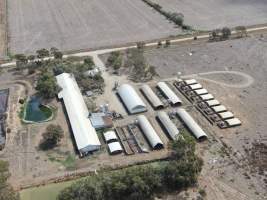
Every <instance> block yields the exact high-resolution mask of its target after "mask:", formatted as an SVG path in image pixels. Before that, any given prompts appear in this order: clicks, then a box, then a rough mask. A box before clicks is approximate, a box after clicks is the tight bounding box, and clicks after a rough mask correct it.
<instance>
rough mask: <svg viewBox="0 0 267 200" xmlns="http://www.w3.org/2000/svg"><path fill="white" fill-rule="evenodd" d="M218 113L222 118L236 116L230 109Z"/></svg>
mask: <svg viewBox="0 0 267 200" xmlns="http://www.w3.org/2000/svg"><path fill="white" fill-rule="evenodd" d="M218 115H219V116H220V117H221V118H222V119H230V118H233V117H234V114H233V113H231V112H230V111H226V112H222V113H218Z"/></svg>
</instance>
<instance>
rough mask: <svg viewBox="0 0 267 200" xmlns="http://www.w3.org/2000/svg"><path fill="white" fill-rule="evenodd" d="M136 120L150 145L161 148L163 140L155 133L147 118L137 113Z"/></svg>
mask: <svg viewBox="0 0 267 200" xmlns="http://www.w3.org/2000/svg"><path fill="white" fill-rule="evenodd" d="M137 122H138V124H139V126H140V128H141V130H142V131H143V133H144V134H145V136H146V138H147V139H148V141H149V143H150V145H151V146H152V147H153V148H154V149H158V148H162V147H163V142H162V141H161V139H160V138H159V136H158V134H157V133H156V131H155V130H154V128H153V127H152V125H151V124H150V122H149V121H148V119H147V118H146V117H145V116H144V115H139V116H138V117H137Z"/></svg>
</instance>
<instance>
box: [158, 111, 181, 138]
mask: <svg viewBox="0 0 267 200" xmlns="http://www.w3.org/2000/svg"><path fill="white" fill-rule="evenodd" d="M157 117H158V120H159V121H160V123H161V124H162V126H163V127H164V129H165V130H166V131H167V132H168V134H169V136H170V137H171V138H172V139H173V140H176V139H177V138H178V135H179V130H178V128H177V127H176V126H175V124H174V123H173V122H172V121H171V119H170V118H169V116H168V114H167V113H166V112H164V111H160V112H158V114H157Z"/></svg>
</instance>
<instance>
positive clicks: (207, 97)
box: [200, 94, 214, 101]
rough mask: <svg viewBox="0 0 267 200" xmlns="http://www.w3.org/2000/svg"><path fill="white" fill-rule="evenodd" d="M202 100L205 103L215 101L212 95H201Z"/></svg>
mask: <svg viewBox="0 0 267 200" xmlns="http://www.w3.org/2000/svg"><path fill="white" fill-rule="evenodd" d="M200 98H201V99H202V100H203V101H208V100H212V99H214V96H213V95H212V94H204V95H200Z"/></svg>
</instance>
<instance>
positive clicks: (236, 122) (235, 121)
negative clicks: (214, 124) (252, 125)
mask: <svg viewBox="0 0 267 200" xmlns="http://www.w3.org/2000/svg"><path fill="white" fill-rule="evenodd" d="M225 122H226V123H227V124H228V125H229V126H239V125H241V121H240V120H239V119H238V118H233V119H227V120H225Z"/></svg>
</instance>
